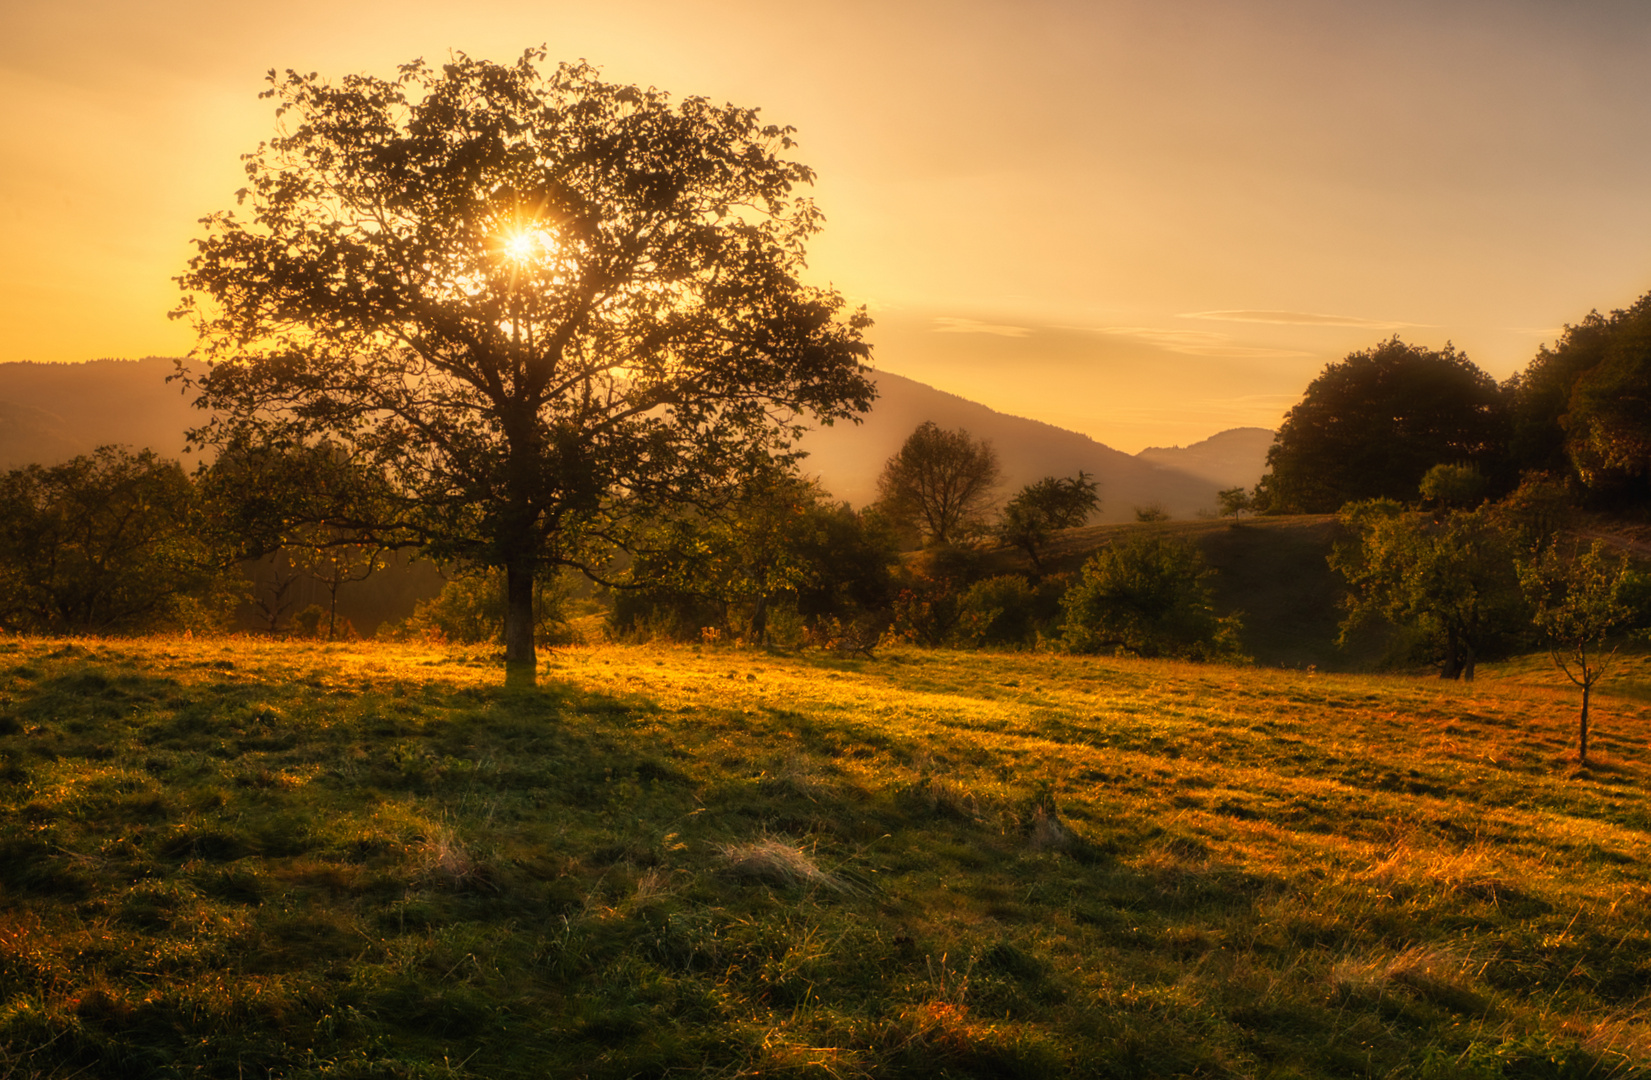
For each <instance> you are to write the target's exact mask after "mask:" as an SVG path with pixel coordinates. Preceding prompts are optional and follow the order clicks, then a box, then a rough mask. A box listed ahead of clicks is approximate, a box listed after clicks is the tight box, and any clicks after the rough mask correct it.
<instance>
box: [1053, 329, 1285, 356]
mask: <svg viewBox="0 0 1651 1080" xmlns="http://www.w3.org/2000/svg"><path fill="white" fill-rule="evenodd" d="M1074 329H1076V328H1074ZM1093 330H1094V332H1095V333H1098V334H1110V335H1112V336H1114V337H1129V338H1134V339H1135V340H1137V341H1142V342H1145V343H1146V344H1148V345H1156V346H1157V347H1158V348H1160V349H1163V350H1165V351H1166V352H1173V353H1181V354H1182V355H1184V356H1221V357H1229V358H1233V359H1262V358H1280V359H1282V358H1287V357H1294V356H1311V355H1313V354H1312V353H1304V352H1297V351H1295V350H1292V349H1274V348H1268V347H1266V346H1259V345H1240V344H1238V343H1237V342H1235V341H1233V339H1232V338H1230V337H1228V336H1227V335H1226V334H1217V333H1214V332H1213V331H1209V330H1161V329H1159V328H1157V327H1153V326H1099V327H1094V328H1093Z"/></svg>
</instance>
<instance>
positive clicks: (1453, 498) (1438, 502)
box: [1417, 465, 1486, 510]
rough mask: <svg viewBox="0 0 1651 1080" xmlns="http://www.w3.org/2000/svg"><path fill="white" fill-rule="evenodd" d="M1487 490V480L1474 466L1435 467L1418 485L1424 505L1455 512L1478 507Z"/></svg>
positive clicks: (1423, 476)
mask: <svg viewBox="0 0 1651 1080" xmlns="http://www.w3.org/2000/svg"><path fill="white" fill-rule="evenodd" d="M1485 489H1486V484H1485V478H1484V477H1483V476H1482V475H1480V472H1479V470H1478V469H1476V468H1474V467H1473V466H1472V465H1435V466H1433V468H1431V469H1429V470H1428V471H1427V472H1426V473H1424V474H1423V475H1422V482H1421V483H1420V484H1419V485H1417V490H1418V491H1419V492H1420V493H1421V496H1422V501H1423V502H1424V503H1426V504H1427V505H1429V506H1437V507H1446V508H1449V509H1453V510H1460V509H1465V508H1467V507H1470V506H1475V505H1477V504H1478V503H1479V502H1480V500H1482V499H1483V498H1484V497H1485Z"/></svg>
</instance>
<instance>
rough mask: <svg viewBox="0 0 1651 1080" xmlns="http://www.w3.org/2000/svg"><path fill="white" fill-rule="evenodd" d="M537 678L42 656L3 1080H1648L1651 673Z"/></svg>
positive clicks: (1203, 671)
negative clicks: (1471, 680) (1583, 693)
mask: <svg viewBox="0 0 1651 1080" xmlns="http://www.w3.org/2000/svg"><path fill="white" fill-rule="evenodd" d="M501 682H502V679H501V674H500V670H499V668H498V666H497V662H496V660H494V659H493V658H492V657H491V656H489V655H486V654H484V653H481V652H476V651H471V652H465V651H462V650H445V649H434V648H425V647H418V646H393V645H377V644H352V645H320V644H304V643H268V642H260V641H254V640H248V639H242V638H234V639H219V640H193V641H190V640H182V639H164V638H156V639H142V640H90V639H88V640H50V641H47V640H36V639H23V638H10V639H0V801H3V808H0V1077H4V1078H13V1077H16V1078H23V1077H69V1076H126V1077H146V1076H154V1077H172V1076H177V1077H184V1076H192V1077H193V1076H202V1077H223V1078H236V1080H239V1078H242V1077H266V1076H283V1077H486V1078H507V1077H529V1076H533V1077H543V1076H558V1077H560V1076H570V1077H572V1076H591V1077H615V1078H617V1077H640V1076H686V1075H706V1076H720V1077H736V1076H799V1077H801V1076H814V1077H852V1076H878V1077H886V1076H914V1077H915V1076H952V1077H1002V1076H1024V1077H1039V1076H1063V1075H1074V1076H1097V1077H1143V1076H1199V1077H1240V1076H1243V1077H1250V1076H1254V1077H1331V1076H1336V1077H1366V1076H1368V1077H1418V1078H1424V1077H1441V1078H1442V1077H1629V1076H1641V1075H1651V1019H1648V1015H1647V1014H1648V1011H1651V1008H1648V1007H1651V997H1648V992H1651V834H1648V833H1647V829H1648V827H1651V793H1648V791H1647V782H1646V781H1647V777H1648V775H1651V751H1648V744H1647V737H1648V736H1651V725H1648V721H1651V705H1648V704H1647V699H1648V698H1651V692H1648V690H1651V665H1648V664H1647V662H1646V661H1645V660H1643V659H1635V660H1633V661H1631V662H1628V663H1626V664H1625V665H1624V668H1623V675H1622V677H1621V679H1619V680H1618V681H1617V682H1615V683H1608V684H1607V685H1606V688H1605V689H1606V692H1605V693H1604V694H1603V695H1602V696H1600V697H1599V698H1598V699H1597V700H1598V706H1597V715H1596V720H1595V724H1596V730H1597V740H1598V742H1597V746H1598V761H1597V762H1596V763H1595V764H1594V766H1593V767H1592V768H1590V769H1588V770H1585V771H1584V770H1579V769H1578V768H1577V767H1576V765H1575V761H1574V756H1573V750H1572V743H1573V738H1574V733H1573V730H1572V724H1573V717H1574V701H1573V697H1572V695H1571V694H1570V693H1567V692H1566V690H1568V687H1564V688H1562V687H1561V685H1560V684H1559V683H1558V682H1556V680H1555V678H1554V675H1553V674H1552V673H1551V672H1550V671H1549V670H1547V669H1546V667H1545V666H1544V662H1542V661H1539V660H1538V659H1532V660H1528V661H1522V662H1519V663H1514V664H1509V665H1505V666H1502V667H1492V668H1487V669H1484V670H1483V674H1482V676H1481V678H1480V680H1479V681H1478V682H1477V683H1475V684H1471V685H1457V684H1448V683H1441V682H1440V681H1439V680H1437V679H1423V678H1413V677H1401V676H1355V675H1331V674H1323V673H1312V672H1308V671H1284V670H1278V669H1270V668H1262V667H1255V668H1243V667H1222V666H1200V665H1190V664H1176V663H1164V662H1151V661H1134V660H1116V659H1091V658H1079V657H1067V656H1058V655H1049V654H1030V653H1023V654H989V653H953V652H945V651H937V652H925V651H916V650H910V651H902V650H887V651H884V652H880V653H879V654H878V656H877V657H876V658H875V659H870V660H867V659H853V660H849V659H842V658H838V657H834V656H831V655H828V654H818V653H805V654H801V655H774V654H768V653H763V652H757V651H741V650H733V649H714V648H689V647H666V646H657V647H656V646H602V647H595V648H570V649H564V650H558V651H557V652H555V653H553V654H551V655H549V656H547V657H546V658H545V661H544V664H543V667H542V671H541V685H540V689H539V690H537V691H530V692H521V691H514V692H511V691H506V690H505V689H504V688H503V687H502V686H501V685H500V684H501Z"/></svg>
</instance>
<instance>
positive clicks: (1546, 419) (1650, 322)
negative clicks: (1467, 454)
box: [1511, 294, 1651, 501]
mask: <svg viewBox="0 0 1651 1080" xmlns="http://www.w3.org/2000/svg"><path fill="white" fill-rule="evenodd" d="M1511 388H1512V391H1513V394H1512V399H1513V444H1512V449H1513V456H1514V458H1515V461H1516V462H1517V463H1518V465H1519V466H1520V467H1521V468H1522V469H1526V470H1529V471H1539V472H1547V473H1550V474H1554V475H1564V474H1565V473H1567V472H1574V473H1575V475H1576V476H1577V477H1578V478H1580V479H1581V480H1582V481H1583V483H1585V484H1586V485H1587V486H1588V487H1589V488H1590V489H1591V490H1592V491H1593V492H1594V493H1595V494H1596V495H1603V496H1605V497H1606V498H1607V499H1616V500H1624V499H1626V500H1632V501H1643V500H1644V499H1645V497H1646V490H1647V483H1648V481H1651V294H1647V295H1646V296H1642V297H1640V298H1639V299H1638V300H1637V301H1635V302H1634V304H1633V305H1632V306H1630V307H1628V308H1626V309H1623V310H1619V311H1613V312H1611V314H1610V315H1601V314H1600V313H1599V312H1597V311H1593V312H1589V313H1588V316H1587V317H1586V318H1585V319H1583V320H1582V321H1581V322H1579V323H1577V324H1576V325H1574V326H1567V327H1565V330H1564V333H1562V334H1561V335H1560V337H1559V340H1558V341H1556V342H1555V343H1554V345H1553V347H1552V348H1550V347H1548V346H1546V345H1544V346H1542V348H1540V349H1539V350H1537V354H1536V357H1535V358H1534V359H1532V360H1531V362H1530V364H1529V365H1527V366H1526V368H1525V370H1524V371H1522V372H1520V373H1519V374H1518V375H1516V376H1515V377H1514V378H1513V379H1512V380H1511Z"/></svg>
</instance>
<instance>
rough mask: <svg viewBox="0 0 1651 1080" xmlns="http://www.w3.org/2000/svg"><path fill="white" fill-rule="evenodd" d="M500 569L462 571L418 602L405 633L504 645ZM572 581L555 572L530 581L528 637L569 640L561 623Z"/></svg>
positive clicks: (569, 634)
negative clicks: (530, 629)
mask: <svg viewBox="0 0 1651 1080" xmlns="http://www.w3.org/2000/svg"><path fill="white" fill-rule="evenodd" d="M504 584H505V580H504V571H502V570H498V569H486V570H466V571H464V572H462V573H460V574H459V576H457V577H455V578H453V579H452V580H451V581H449V582H448V583H447V584H446V585H444V586H442V590H441V593H440V595H438V596H436V597H435V598H434V599H432V600H420V601H419V602H418V605H417V606H416V607H414V609H413V614H412V617H411V618H409V619H408V620H407V622H406V624H405V633H407V634H409V635H412V636H420V635H422V636H428V637H437V638H441V639H442V640H444V641H453V642H468V643H479V642H492V643H495V644H502V643H503V642H504V615H505V596H504ZM572 591H573V589H572V583H571V582H570V581H569V579H568V578H567V576H566V575H564V574H556V575H554V576H550V577H544V578H540V579H538V580H536V581H535V582H534V583H533V637H534V640H535V641H537V642H539V643H541V644H545V645H565V644H567V643H568V642H570V641H572V640H573V632H572V629H571V628H570V627H569V626H568V622H567V608H568V601H569V599H570V598H571V594H572Z"/></svg>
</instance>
